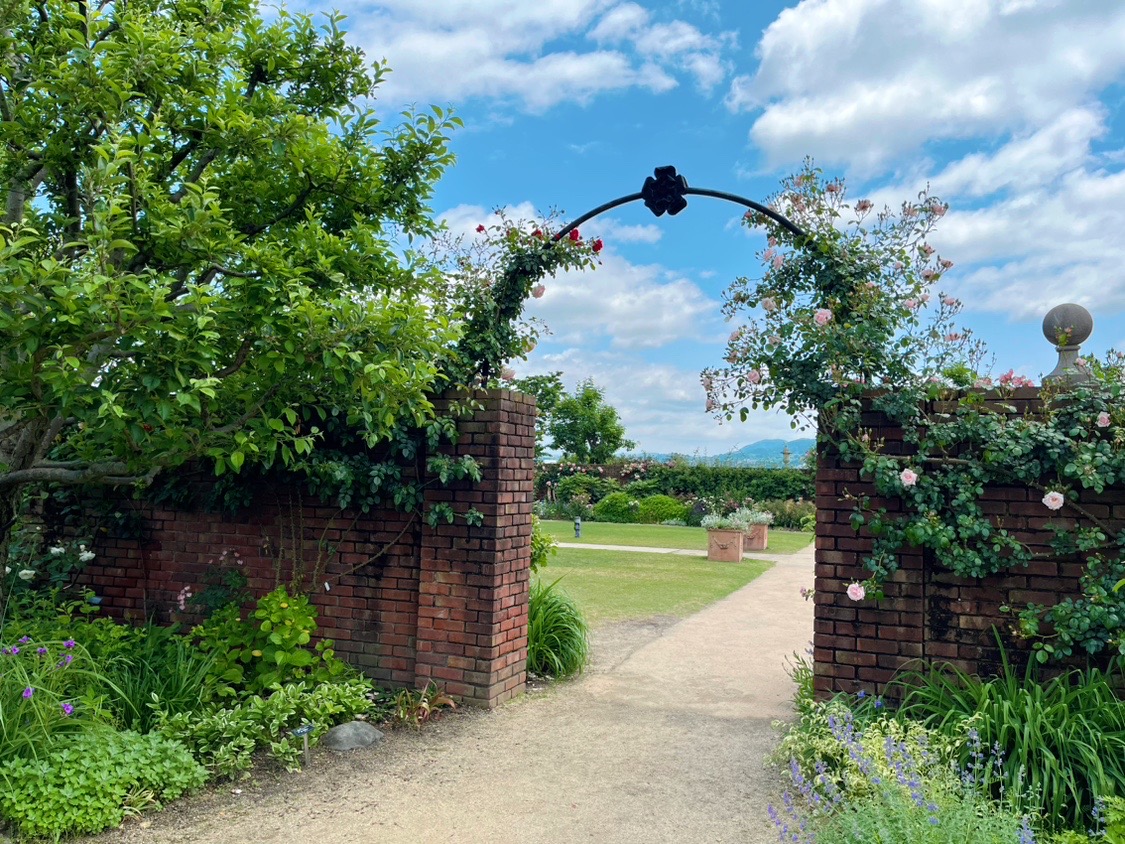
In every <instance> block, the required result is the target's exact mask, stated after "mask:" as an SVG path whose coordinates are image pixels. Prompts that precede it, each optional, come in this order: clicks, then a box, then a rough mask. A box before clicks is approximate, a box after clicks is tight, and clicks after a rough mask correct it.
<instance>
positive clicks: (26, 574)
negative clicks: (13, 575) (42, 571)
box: [19, 569, 35, 580]
mask: <svg viewBox="0 0 1125 844" xmlns="http://www.w3.org/2000/svg"><path fill="white" fill-rule="evenodd" d="M33 577H35V569H23V570H22V571H21V572H20V573H19V579H20V580H31V578H33Z"/></svg>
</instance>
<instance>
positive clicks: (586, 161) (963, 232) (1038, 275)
mask: <svg viewBox="0 0 1125 844" xmlns="http://www.w3.org/2000/svg"><path fill="white" fill-rule="evenodd" d="M336 7H337V8H339V9H340V11H342V12H344V13H345V14H347V15H348V16H349V20H348V21H347V22H346V24H345V26H346V28H347V29H348V30H349V31H350V32H351V36H352V39H353V40H354V41H355V42H356V43H358V44H360V45H361V46H362V47H363V48H364V49H365V51H366V52H367V53H368V55H369V56H370V57H372V58H385V59H386V60H387V61H388V62H389V63H390V66H391V68H392V69H393V72H392V74H391V75H390V76H389V78H388V80H387V82H386V84H385V85H384V87H383V90H382V95H381V97H380V102H379V107H380V108H381V109H382V110H383V111H384V113H385V114H386V116H387V118H388V119H391V118H393V115H394V114H395V113H397V112H398V111H399V110H400V109H401V107H402V106H403V105H405V104H409V103H415V104H418V105H420V106H421V105H426V104H428V103H435V104H438V105H441V106H443V107H444V106H447V105H452V106H453V107H454V109H455V111H456V113H457V114H458V116H460V117H461V118H462V120H464V122H465V128H464V129H463V130H461V131H459V132H457V133H456V135H455V137H454V140H453V148H454V150H455V152H456V154H457V157H458V162H457V165H456V166H455V167H454V168H453V169H451V170H450V171H449V172H448V174H447V175H446V177H445V179H444V180H443V181H442V182H441V184H440V185H439V187H438V191H437V195H436V197H435V200H434V209H435V211H437V212H438V213H439V214H440V215H442V216H443V217H445V218H446V220H447V221H448V223H449V226H450V227H451V228H452V229H453V230H455V231H461V232H465V233H471V232H472V230H473V229H474V228H475V227H476V225H477V224H478V223H480V222H488V215H489V213H490V211H491V210H492V209H494V208H496V207H501V206H502V207H506V208H509V209H513V210H514V211H515V212H516V213H517V214H522V215H523V216H529V215H531V214H532V213H534V212H535V211H537V210H539V211H546V210H548V209H550V208H552V207H555V208H559V209H562V210H563V211H564V212H565V214H564V215H563V216H564V217H565V218H573V217H576V216H578V215H579V214H582V213H584V212H585V211H587V210H589V209H590V208H592V207H594V206H596V205H599V204H601V203H602V202H605V201H607V200H609V199H612V198H614V197H617V196H619V195H622V194H627V193H633V192H635V191H637V190H639V189H640V186H641V184H642V182H643V181H644V179H645V177H646V176H647V175H649V174H650V173H651V172H652V169H653V167H655V166H659V165H664V164H673V165H675V166H676V167H677V168H678V169H679V171H680V172H681V173H682V174H683V175H685V176H686V177H687V179H688V181H689V183H690V184H691V185H692V186H694V187H705V188H712V189H716V190H724V191H729V192H732V193H736V194H741V195H744V196H747V197H750V198H753V199H764V198H765V197H766V196H768V195H769V194H770V193H771V192H773V191H774V190H775V188H776V186H777V184H778V182H779V180H780V178H781V176H783V175H785V174H787V173H790V172H793V171H794V170H795V169H796V168H797V166H798V165H799V164H800V162H801V160H802V159H803V158H804V157H805V156H807V155H811V156H813V157H814V159H815V161H816V163H817V164H818V165H819V166H821V167H822V168H823V169H824V170H825V171H826V173H828V174H829V175H839V176H843V177H845V178H846V179H847V181H848V184H849V193H850V195H851V196H852V197H854V198H859V197H863V196H867V197H870V198H871V199H873V200H875V201H876V202H877V203H878V204H880V205H881V204H882V203H884V202H885V203H889V204H891V205H898V204H899V203H901V202H902V201H903V200H906V199H910V198H912V197H914V196H915V195H916V194H917V192H918V191H919V190H920V189H922V188H923V187H924V186H925V185H926V184H927V182H928V183H930V184H931V185H932V187H933V190H934V192H935V193H936V194H937V195H939V196H940V197H942V198H943V199H944V200H945V201H947V202H949V203H950V205H951V210H950V212H949V213H948V214H947V215H946V216H945V218H944V219H943V220H942V221H941V224H940V225H939V227H938V230H937V233H936V235H935V236H934V237H933V238H932V240H931V242H932V243H933V245H935V246H936V247H937V248H938V250H939V252H940V253H941V254H942V255H943V256H945V257H948V258H951V259H952V260H954V261H955V262H956V267H955V269H954V270H952V271H951V272H949V273H947V274H946V276H945V277H944V278H943V289H944V290H945V291H947V292H950V293H953V294H954V295H957V296H959V297H960V298H961V299H963V300H964V302H965V311H964V314H963V320H962V321H963V323H964V324H965V325H967V326H969V327H971V328H973V329H974V330H975V331H976V333H977V334H978V336H979V337H981V338H982V339H984V340H985V342H986V343H987V344H988V346H989V347H990V349H991V351H992V352H993V353H994V354H995V367H994V372H996V373H998V372H1002V371H1004V370H1007V369H1009V368H1014V369H1015V370H1016V371H1017V373H1021V374H1024V375H1028V376H1031V377H1033V378H1036V379H1038V376H1039V375H1041V374H1042V373H1044V372H1047V371H1049V370H1050V369H1051V368H1052V366H1053V365H1054V359H1055V354H1054V351H1053V349H1052V348H1051V347H1050V346H1049V345H1048V344H1047V342H1046V341H1045V340H1044V338H1043V336H1042V334H1041V331H1040V323H1041V320H1042V317H1043V315H1044V314H1045V313H1046V312H1047V311H1048V310H1049V309H1050V308H1051V307H1053V306H1054V305H1057V304H1060V303H1062V302H1067V301H1074V302H1078V303H1080V304H1083V305H1085V306H1086V307H1087V308H1089V309H1090V310H1091V311H1092V312H1093V314H1094V319H1095V330H1094V335H1093V337H1092V339H1091V340H1090V341H1089V343H1088V344H1087V349H1088V350H1089V351H1091V352H1095V353H1098V354H1100V353H1102V352H1104V351H1105V350H1106V349H1108V348H1110V347H1116V348H1125V108H1123V104H1125V3H1121V2H1117V0H804V2H800V3H782V2H768V0H663V1H662V2H658V0H472V2H469V0H385V1H384V2H365V0H337V6H336ZM303 8H305V9H308V10H317V9H324V8H327V6H321V5H318V4H317V3H309V2H307V3H305V4H303ZM740 216H741V215H740V212H739V209H738V208H737V207H735V206H733V205H729V204H726V203H722V202H719V201H717V200H710V199H704V198H692V199H691V201H690V205H689V207H688V209H687V210H685V211H684V212H683V213H682V214H680V215H679V216H678V217H675V218H667V217H663V218H659V219H657V218H654V217H653V216H652V215H651V214H650V213H649V212H648V211H646V210H645V209H644V207H643V206H641V205H639V204H637V205H634V206H629V207H627V208H624V209H621V210H618V211H614V212H612V213H611V214H609V215H606V216H603V217H600V218H598V219H597V220H595V221H592V222H591V223H589V224H587V226H586V227H584V230H583V235H584V236H587V237H594V236H600V237H602V238H603V239H604V241H605V243H606V249H605V251H604V252H603V253H602V255H603V259H604V260H603V265H602V266H601V267H600V268H598V269H597V270H595V271H593V272H591V273H585V274H581V275H578V274H574V275H567V276H564V277H560V278H557V279H553V280H550V281H549V282H548V284H547V293H546V295H545V296H544V297H543V298H542V299H539V300H535V301H533V302H532V303H531V307H530V308H529V312H530V313H531V314H533V315H535V316H537V317H539V318H541V319H542V320H544V321H545V322H546V323H547V325H548V326H549V328H550V329H551V331H552V332H553V334H552V336H550V337H547V338H545V339H544V340H543V341H542V342H541V343H540V345H539V347H538V348H537V349H536V350H535V352H534V353H533V354H532V356H531V357H530V358H529V359H528V360H527V361H517V362H516V363H515V364H514V368H515V369H516V371H517V374H518V375H521V376H522V375H529V374H535V373H542V372H547V371H552V370H561V371H562V372H563V378H564V380H565V382H566V383H567V385H568V387H573V386H574V385H575V384H576V383H577V382H578V381H580V380H581V379H583V378H586V377H593V378H594V379H595V381H596V382H597V383H598V384H599V385H601V386H602V387H604V388H605V391H606V394H607V397H608V399H609V400H610V401H611V402H612V403H613V404H614V405H615V406H616V407H617V408H618V409H619V411H620V412H621V415H622V419H623V421H624V423H625V425H626V428H627V431H628V433H629V435H630V436H631V437H632V438H633V439H634V440H636V441H637V443H638V447H639V449H641V450H647V451H650V452H662V451H679V452H683V453H687V454H692V453H698V454H700V455H716V454H720V453H722V452H725V451H727V450H730V449H731V448H736V447H738V446H739V445H743V444H746V443H748V442H753V441H755V440H759V439H763V438H767V437H778V436H781V437H790V436H793V434H792V432H791V430H790V425H789V420H788V419H787V418H785V417H781V416H774V415H766V414H754V415H752V416H751V417H750V419H749V421H748V422H746V423H726V424H721V425H720V424H719V423H718V422H717V421H715V420H713V419H712V418H711V417H710V416H708V415H707V414H706V413H705V411H704V394H703V388H702V387H701V385H700V381H699V372H700V370H701V369H703V368H704V367H706V366H709V365H714V364H717V363H719V362H720V361H721V359H722V356H723V353H724V352H723V349H724V344H725V341H726V338H727V336H728V335H729V333H730V331H731V326H730V325H729V324H726V323H724V321H723V318H722V316H721V314H720V304H721V295H722V291H723V289H724V288H725V287H726V286H727V285H728V284H729V283H730V282H731V281H732V280H733V279H734V278H735V277H737V276H739V275H748V276H753V275H755V273H756V272H757V270H758V264H757V259H756V257H755V253H756V251H757V250H758V249H759V248H760V239H759V238H756V237H755V236H753V235H751V234H749V233H748V232H747V231H746V230H745V229H742V228H740V227H739V226H738V225H737V221H738V218H739V217H740Z"/></svg>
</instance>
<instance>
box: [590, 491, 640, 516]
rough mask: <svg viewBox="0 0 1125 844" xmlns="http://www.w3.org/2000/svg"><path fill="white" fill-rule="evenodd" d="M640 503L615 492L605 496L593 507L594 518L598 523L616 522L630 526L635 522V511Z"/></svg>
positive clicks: (622, 493)
mask: <svg viewBox="0 0 1125 844" xmlns="http://www.w3.org/2000/svg"><path fill="white" fill-rule="evenodd" d="M639 507H640V502H638V501H636V500H635V499H633V498H630V497H629V496H628V495H626V494H625V493H624V492H615V493H613V494H611V495H607V496H606V497H605V498H603V499H602V500H601V501H599V502H598V503H597V504H595V505H594V513H593V515H594V518H595V519H596V520H597V521H599V522H617V523H619V524H631V523H633V522H635V521H637V510H638V509H639Z"/></svg>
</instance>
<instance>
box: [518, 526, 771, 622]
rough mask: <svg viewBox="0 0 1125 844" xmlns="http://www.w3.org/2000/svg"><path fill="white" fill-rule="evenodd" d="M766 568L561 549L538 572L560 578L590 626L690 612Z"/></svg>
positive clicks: (745, 562)
mask: <svg viewBox="0 0 1125 844" xmlns="http://www.w3.org/2000/svg"><path fill="white" fill-rule="evenodd" d="M544 524H550V523H549V522H544ZM556 524H563V522H556ZM613 527H642V526H641V525H613ZM666 529H668V528H666ZM670 529H671V530H675V529H676V528H670ZM681 530H682V528H681ZM582 532H583V533H585V532H586V531H585V526H583V531H582ZM595 541H596V540H595ZM630 544H635V543H630ZM769 567H770V564H769V563H763V562H757V561H754V560H743V561H742V562H741V563H711V562H708V561H707V560H705V559H703V558H701V557H684V556H681V555H677V554H651V553H646V552H643V551H600V550H596V549H592V548H591V549H587V548H560V549H559V550H558V553H557V554H552V555H551V558H550V561H549V562H548V564H547V567H546V568H545V569H542V570H540V572H539V576H540V578H542V579H543V580H544V581H545V582H547V583H553V582H554V581H556V580H558V579H559V578H562V582H561V583H560V584H559V588H560V589H562V590H564V591H565V592H566V594H568V595H570V596H571V597H572V598H574V600H575V601H576V602H577V603H578V606H579V607H581V608H582V612H583V613H584V614H585V616H586V619H587V621H588V622H589V623H590V624H591V625H592V626H593V625H598V624H603V623H606V622H611V621H624V620H626V619H632V618H650V617H652V616H656V615H673V616H679V617H683V616H688V615H691V614H692V613H694V612H698V611H699V610H701V609H703V608H704V607H705V606H707V605H708V604H711V603H714V602H715V601H717V600H719V599H720V598H724V597H726V596H727V595H729V594H730V593H731V592H734V591H735V590H737V589H741V588H742V587H743V586H745V585H746V584H747V583H749V582H750V581H751V580H753V579H754V578H755V577H757V576H758V575H760V574H761V573H762V572H764V571H765V570H766V569H768V568H769Z"/></svg>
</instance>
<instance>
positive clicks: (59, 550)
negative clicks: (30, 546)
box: [47, 545, 66, 557]
mask: <svg viewBox="0 0 1125 844" xmlns="http://www.w3.org/2000/svg"><path fill="white" fill-rule="evenodd" d="M47 550H48V551H50V552H51V556H54V557H57V556H59V554H65V553H66V549H65V548H63V546H61V545H52V546H51V547H50V548H48V549H47Z"/></svg>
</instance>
